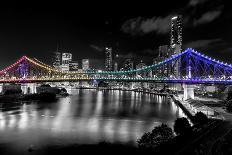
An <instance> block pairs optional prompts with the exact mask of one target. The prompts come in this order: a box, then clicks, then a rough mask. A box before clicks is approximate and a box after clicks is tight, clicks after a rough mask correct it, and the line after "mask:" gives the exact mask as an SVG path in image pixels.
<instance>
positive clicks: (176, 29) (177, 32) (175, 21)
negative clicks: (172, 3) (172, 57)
mask: <svg viewBox="0 0 232 155" xmlns="http://www.w3.org/2000/svg"><path fill="white" fill-rule="evenodd" d="M182 28H183V24H182V16H181V15H177V16H174V17H172V18H171V40H170V41H171V42H170V46H171V48H172V49H174V48H175V46H176V45H179V46H180V51H181V49H182ZM180 51H175V52H180ZM173 54H176V53H173Z"/></svg>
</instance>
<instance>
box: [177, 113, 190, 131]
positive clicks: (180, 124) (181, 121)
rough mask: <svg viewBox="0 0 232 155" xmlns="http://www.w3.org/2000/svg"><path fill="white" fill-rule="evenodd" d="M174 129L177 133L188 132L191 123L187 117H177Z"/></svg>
mask: <svg viewBox="0 0 232 155" xmlns="http://www.w3.org/2000/svg"><path fill="white" fill-rule="evenodd" d="M174 131H175V133H176V134H177V135H183V134H186V133H190V131H191V125H190V123H189V121H188V119H187V118H185V117H182V118H177V119H176V121H175V124H174Z"/></svg>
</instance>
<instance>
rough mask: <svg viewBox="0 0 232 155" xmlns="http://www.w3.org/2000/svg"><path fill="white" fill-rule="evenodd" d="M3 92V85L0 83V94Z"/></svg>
mask: <svg viewBox="0 0 232 155" xmlns="http://www.w3.org/2000/svg"><path fill="white" fill-rule="evenodd" d="M2 90H3V83H0V93H2Z"/></svg>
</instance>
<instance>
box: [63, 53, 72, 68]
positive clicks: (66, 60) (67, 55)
mask: <svg viewBox="0 0 232 155" xmlns="http://www.w3.org/2000/svg"><path fill="white" fill-rule="evenodd" d="M71 61H72V54H71V53H62V65H61V70H62V71H69V65H70V62H71Z"/></svg>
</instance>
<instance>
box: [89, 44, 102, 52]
mask: <svg viewBox="0 0 232 155" xmlns="http://www.w3.org/2000/svg"><path fill="white" fill-rule="evenodd" d="M90 47H91V48H93V49H95V50H97V51H99V52H102V51H103V50H104V48H103V47H99V46H97V45H93V44H91V45H90Z"/></svg>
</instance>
